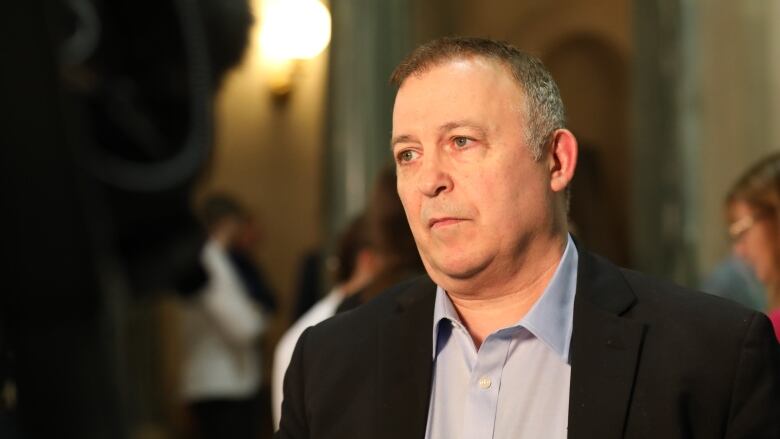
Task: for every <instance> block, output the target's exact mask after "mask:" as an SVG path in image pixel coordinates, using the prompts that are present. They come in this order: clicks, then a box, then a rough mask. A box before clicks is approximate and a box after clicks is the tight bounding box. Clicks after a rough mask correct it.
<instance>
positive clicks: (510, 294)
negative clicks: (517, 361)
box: [447, 234, 568, 349]
mask: <svg viewBox="0 0 780 439" xmlns="http://www.w3.org/2000/svg"><path fill="white" fill-rule="evenodd" d="M567 242H568V234H566V235H563V237H562V239H560V240H553V241H552V242H551V243H550V244H548V245H547V246H546V248H547V251H546V252H535V253H537V254H534V256H533V257H531V255H528V256H527V257H526V258H525V262H522V263H521V264H520V266H519V267H518V269H517V270H516V272H514V273H512V275H511V276H507V277H505V278H504V279H502V281H501V282H500V283H499V284H495V283H494V284H492V285H491V284H486V283H483V284H481V285H480V286H479V287H477V288H476V289H478V290H479V291H473V290H472V291H460V292H457V291H449V290H448V291H447V295H448V296H449V298H450V300H451V301H452V304H453V305H454V306H455V309H456V310H457V311H458V315H459V316H460V319H461V321H462V322H463V324H464V325H465V326H466V328H467V329H468V331H469V333H470V334H471V338H472V339H473V340H474V345H475V346H476V347H477V349H479V347H480V346H481V345H482V342H483V341H484V340H485V338H487V336H488V335H490V334H492V333H493V332H495V331H497V330H499V329H502V328H505V327H508V326H511V325H513V324H515V323H517V322H518V321H519V320H521V319H522V318H523V317H525V315H526V314H528V311H530V310H531V308H532V307H533V306H534V304H535V303H536V302H537V300H539V298H540V297H541V296H542V294H543V293H544V291H545V289H546V288H547V285H548V284H549V283H550V280H551V279H552V277H553V275H554V274H555V270H556V269H557V268H558V265H559V264H560V262H561V259H562V257H563V252H564V250H565V249H566V244H567ZM538 253H541V254H538ZM530 261H534V262H533V263H532V262H530Z"/></svg>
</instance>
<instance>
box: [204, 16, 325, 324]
mask: <svg viewBox="0 0 780 439" xmlns="http://www.w3.org/2000/svg"><path fill="white" fill-rule="evenodd" d="M258 21H259V20H258ZM252 35H253V37H252V39H251V44H250V47H249V48H248V51H247V53H246V55H245V57H244V60H243V63H242V64H241V65H240V66H239V67H238V68H237V69H236V70H234V71H233V72H231V73H230V74H229V76H228V77H227V78H226V80H225V82H224V84H223V86H222V88H221V90H220V92H219V95H218V97H217V102H216V110H215V114H214V120H215V130H216V133H215V148H214V156H213V160H212V163H211V167H210V169H209V171H208V172H207V175H206V176H205V178H204V180H203V182H202V185H201V187H200V189H199V191H198V194H199V197H202V196H203V194H205V193H208V192H210V191H214V190H221V191H228V192H230V193H233V194H235V195H236V196H237V197H238V198H239V200H240V201H242V202H244V203H245V204H246V205H247V206H248V207H249V208H250V209H251V211H252V212H253V213H254V214H255V215H256V217H257V219H258V220H259V224H260V225H262V227H263V231H264V242H263V244H262V247H258V249H257V251H256V256H257V260H258V261H259V262H260V263H261V264H262V266H263V267H264V269H265V271H266V273H267V274H268V277H269V279H270V282H271V283H272V285H273V287H275V288H276V290H277V293H278V295H279V298H280V301H281V305H282V307H283V309H282V310H283V315H284V316H286V315H287V311H288V309H289V307H290V303H288V302H289V299H290V298H291V294H292V290H293V289H294V288H295V276H296V270H297V267H298V264H299V260H300V257H301V255H302V254H303V253H304V252H305V251H307V250H309V249H311V248H312V247H314V246H316V245H317V244H318V243H319V240H320V239H321V207H322V206H321V203H322V201H321V195H322V190H321V181H322V166H321V165H320V161H321V158H322V157H321V154H322V151H323V139H324V113H325V95H326V93H325V92H326V82H327V81H326V71H327V51H325V52H324V53H322V54H320V55H319V56H318V57H317V58H316V59H314V60H311V61H305V62H302V63H301V64H300V65H299V66H298V67H299V69H298V72H297V74H296V77H295V80H296V83H295V88H294V89H293V91H292V93H291V94H290V95H289V97H288V99H287V100H286V101H284V102H279V101H276V100H274V99H273V98H272V95H271V93H270V91H269V89H268V87H267V82H266V81H267V79H268V78H267V75H266V74H265V72H264V68H265V67H266V66H265V65H264V62H263V60H262V59H261V56H260V53H259V48H258V44H257V38H256V35H257V26H256V28H255V29H254V31H253V34H252Z"/></svg>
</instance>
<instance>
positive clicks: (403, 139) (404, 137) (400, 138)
mask: <svg viewBox="0 0 780 439" xmlns="http://www.w3.org/2000/svg"><path fill="white" fill-rule="evenodd" d="M415 141H416V138H415V137H414V136H411V135H409V134H401V135H399V136H395V137H393V140H391V141H390V149H393V148H395V145H396V144H398V143H408V142H415Z"/></svg>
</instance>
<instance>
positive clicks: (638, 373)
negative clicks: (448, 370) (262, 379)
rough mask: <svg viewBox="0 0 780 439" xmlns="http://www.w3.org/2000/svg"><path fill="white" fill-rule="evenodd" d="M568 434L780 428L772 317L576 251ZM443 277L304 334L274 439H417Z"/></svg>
mask: <svg viewBox="0 0 780 439" xmlns="http://www.w3.org/2000/svg"><path fill="white" fill-rule="evenodd" d="M579 261H580V262H579V267H578V280H577V293H576V297H575V302H574V329H573V334H572V344H571V365H572V372H571V392H570V399H569V425H568V428H569V434H568V436H569V438H587V439H591V438H599V439H606V438H664V439H671V438H723V437H725V438H773V439H777V438H780V383H779V381H780V348H778V344H777V342H776V340H775V338H774V334H773V333H772V329H771V325H770V323H769V320H768V319H767V318H766V317H765V316H764V315H763V314H760V313H757V312H755V311H750V310H747V309H744V308H741V307H740V306H738V305H736V304H733V303H731V302H729V301H726V300H723V299H720V298H717V297H713V296H709V295H706V294H703V293H697V292H692V291H688V290H686V289H684V288H681V287H678V286H675V285H672V284H669V283H666V282H663V281H659V280H657V279H653V278H650V277H648V276H645V275H642V274H639V273H636V272H633V271H629V270H624V269H620V268H618V267H616V266H614V265H612V264H611V263H609V262H608V261H606V260H604V259H602V258H600V257H598V256H595V255H592V254H589V253H587V252H584V251H581V252H580V257H579ZM435 288H436V287H435V285H434V284H433V282H432V281H431V280H430V279H429V278H428V277H421V278H418V279H415V280H413V281H410V282H407V283H405V284H402V285H399V286H396V287H394V288H393V289H392V290H390V291H388V292H387V293H385V294H383V295H382V296H380V297H379V298H377V299H376V300H374V301H373V302H370V303H368V304H366V305H364V306H362V307H360V308H358V309H356V310H354V311H351V312H348V313H345V314H341V315H338V316H336V317H334V318H332V319H330V320H328V321H326V322H323V323H322V324H320V325H318V326H316V327H313V328H310V329H309V330H307V331H306V332H304V334H303V335H302V336H301V338H300V340H299V341H298V345H297V346H296V348H295V353H294V354H293V358H292V362H291V363H290V366H289V368H288V371H287V375H286V377H285V382H284V402H283V404H282V421H281V425H280V430H279V432H277V436H276V437H277V438H296V439H299V438H300V439H302V438H313V439H315V438H316V439H325V438H333V439H348V438H360V439H366V438H372V439H373V438H387V439H390V438H393V439H398V438H419V439H422V438H423V437H424V435H425V428H426V422H427V417H428V402H429V401H428V400H429V395H430V388H431V373H432V353H431V349H432V328H433V304H434V297H435V294H434V293H435Z"/></svg>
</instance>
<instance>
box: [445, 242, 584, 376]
mask: <svg viewBox="0 0 780 439" xmlns="http://www.w3.org/2000/svg"><path fill="white" fill-rule="evenodd" d="M578 260H579V255H578V254H577V247H576V246H575V245H574V241H573V240H572V238H571V235H569V236H568V239H567V242H566V250H564V252H563V256H562V257H561V261H560V263H559V264H558V267H557V268H556V269H555V273H554V274H553V277H552V279H550V282H549V283H548V284H547V287H546V288H545V290H544V292H543V293H542V295H541V296H540V297H539V299H538V300H537V301H536V303H535V304H534V305H533V306H532V307H531V309H530V310H529V311H528V313H527V314H526V315H525V317H523V318H522V319H521V320H520V321H519V322H517V323H516V324H514V325H512V326H509V327H507V328H504V329H501V330H499V331H506V330H511V329H513V328H517V327H523V328H525V329H527V330H528V331H529V332H530V333H531V334H533V335H534V337H536V338H538V339H539V340H541V341H542V342H543V343H544V344H546V345H547V346H548V347H549V348H550V349H552V350H553V351H554V352H555V353H556V354H558V356H560V357H561V358H562V359H563V360H564V361H566V362H567V363H568V362H569V346H570V344H571V333H572V326H573V321H574V296H575V293H576V290H577V263H578ZM443 320H448V321H450V322H452V323H454V324H458V325H462V324H461V321H460V317H459V316H458V313H457V311H456V310H455V307H454V305H453V304H452V301H450V298H449V296H447V293H446V292H445V291H444V289H443V288H442V287H440V286H437V287H436V302H435V304H434V308H433V356H434V359H435V357H436V354H437V352H438V351H437V346H436V344H437V340H438V333H439V327H440V323H441V322H442V321H443ZM497 332H498V331H497Z"/></svg>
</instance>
